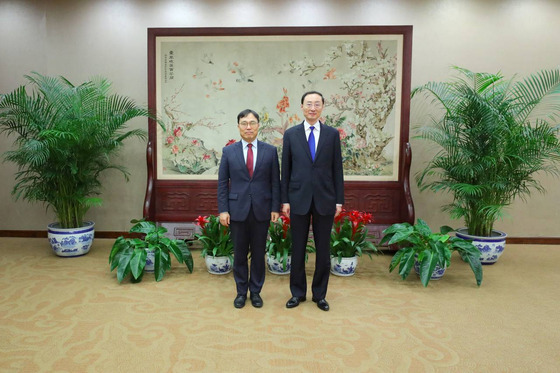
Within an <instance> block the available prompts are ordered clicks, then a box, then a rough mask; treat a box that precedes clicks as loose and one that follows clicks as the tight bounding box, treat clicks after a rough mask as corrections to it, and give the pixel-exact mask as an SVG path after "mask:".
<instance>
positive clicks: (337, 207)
mask: <svg viewBox="0 0 560 373" xmlns="http://www.w3.org/2000/svg"><path fill="white" fill-rule="evenodd" d="M341 212H342V205H336V212H335V213H334V217H335V218H336V217H337V216H338V215H340V213H341Z"/></svg>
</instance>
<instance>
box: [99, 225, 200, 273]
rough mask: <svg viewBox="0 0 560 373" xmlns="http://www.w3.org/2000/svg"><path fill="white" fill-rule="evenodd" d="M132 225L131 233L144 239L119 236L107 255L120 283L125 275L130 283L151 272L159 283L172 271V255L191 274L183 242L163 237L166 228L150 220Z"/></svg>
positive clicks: (190, 266)
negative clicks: (169, 270) (129, 278)
mask: <svg viewBox="0 0 560 373" xmlns="http://www.w3.org/2000/svg"><path fill="white" fill-rule="evenodd" d="M131 223H133V224H134V225H133V226H132V228H130V233H132V234H143V235H144V236H143V238H137V237H132V238H125V237H123V236H120V237H118V238H117V239H116V241H115V243H114V244H113V247H112V249H111V253H110V254H109V264H110V266H111V271H113V270H114V269H115V268H117V279H118V280H119V282H122V280H123V279H124V278H126V277H127V276H128V275H130V276H131V280H132V281H133V282H140V281H142V277H143V276H144V272H154V277H155V279H156V281H161V280H162V279H163V276H164V275H165V272H166V271H167V270H168V269H170V268H171V254H173V256H175V258H176V259H177V261H178V262H179V263H185V265H186V266H187V268H188V270H189V272H190V273H192V271H193V267H194V263H193V257H192V254H191V251H190V250H189V248H188V246H187V244H186V243H185V241H184V240H178V239H175V240H172V239H170V238H168V237H166V236H165V233H167V229H166V228H165V227H158V226H157V225H156V224H155V223H154V222H151V221H145V220H132V221H131Z"/></svg>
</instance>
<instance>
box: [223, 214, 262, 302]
mask: <svg viewBox="0 0 560 373" xmlns="http://www.w3.org/2000/svg"><path fill="white" fill-rule="evenodd" d="M269 224H270V220H265V221H258V220H257V219H256V218H255V214H254V213H253V208H252V207H251V210H250V211H249V215H248V216H247V219H246V220H245V221H231V222H230V230H231V238H232V240H233V251H234V261H233V278H234V279H235V284H236V287H237V294H239V295H247V291H248V290H249V291H251V293H260V292H261V289H262V287H263V284H264V277H265V270H266V265H265V251H266V238H267V235H268V226H269ZM249 252H250V253H251V268H250V275H249V261H248V258H247V256H248V254H249Z"/></svg>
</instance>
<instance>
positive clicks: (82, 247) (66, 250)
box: [47, 221, 95, 257]
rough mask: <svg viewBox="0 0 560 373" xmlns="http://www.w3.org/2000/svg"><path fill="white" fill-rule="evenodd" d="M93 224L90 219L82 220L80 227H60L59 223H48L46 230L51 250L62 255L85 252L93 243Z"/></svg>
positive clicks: (77, 254) (83, 253)
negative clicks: (82, 223)
mask: <svg viewBox="0 0 560 373" xmlns="http://www.w3.org/2000/svg"><path fill="white" fill-rule="evenodd" d="M94 225H95V223H94V222H92V221H86V222H84V226H83V227H80V228H60V224H59V223H52V224H49V225H48V227H47V231H48V238H49V242H50V244H51V247H52V249H53V252H54V253H55V254H56V255H58V256H63V257H73V256H81V255H85V254H87V253H88V252H89V249H90V248H91V244H92V243H93V236H94V233H95V231H94V229H93V227H94Z"/></svg>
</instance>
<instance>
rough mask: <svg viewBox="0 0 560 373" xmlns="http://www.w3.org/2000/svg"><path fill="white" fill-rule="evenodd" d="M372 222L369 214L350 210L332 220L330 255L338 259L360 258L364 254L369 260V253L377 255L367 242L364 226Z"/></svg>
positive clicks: (375, 249)
mask: <svg viewBox="0 0 560 373" xmlns="http://www.w3.org/2000/svg"><path fill="white" fill-rule="evenodd" d="M372 221H373V216H372V215H371V214H368V213H365V212H361V211H357V210H352V211H346V210H344V209H343V210H342V212H341V213H340V214H339V215H338V216H337V217H335V218H334V225H333V229H332V231H331V255H332V256H334V257H337V258H338V262H339V263H340V262H341V260H342V258H351V257H353V256H356V255H357V256H362V253H363V252H364V250H367V251H365V253H366V254H367V255H368V256H369V257H370V258H371V253H370V252H373V253H376V254H377V253H379V251H378V250H377V248H376V247H375V245H374V244H373V243H372V242H371V241H369V240H368V238H369V235H368V231H367V227H366V224H368V223H371V222H372Z"/></svg>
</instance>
